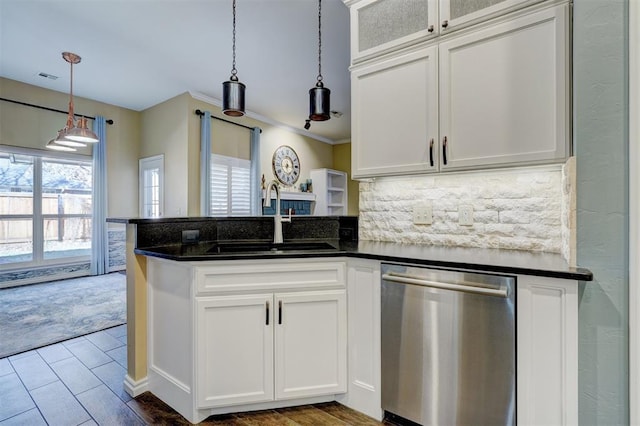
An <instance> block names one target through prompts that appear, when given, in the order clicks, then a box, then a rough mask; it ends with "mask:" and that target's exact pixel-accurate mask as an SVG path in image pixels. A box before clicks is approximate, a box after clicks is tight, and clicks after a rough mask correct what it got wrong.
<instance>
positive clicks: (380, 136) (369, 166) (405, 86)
mask: <svg viewBox="0 0 640 426" xmlns="http://www.w3.org/2000/svg"><path fill="white" fill-rule="evenodd" d="M437 70H438V68H437V47H435V46H431V47H426V48H422V49H420V50H417V51H414V52H411V53H407V54H403V55H400V56H397V57H394V58H392V59H389V60H384V61H380V62H378V63H375V64H372V65H368V66H363V67H361V68H358V69H354V70H353V71H352V73H351V90H352V92H351V93H352V99H353V102H352V144H351V150H352V174H353V177H354V178H363V177H374V176H384V175H394V174H409V173H424V172H429V171H435V170H436V169H437V165H438V158H437V152H438V150H437V149H436V147H435V145H437V138H438V82H437Z"/></svg>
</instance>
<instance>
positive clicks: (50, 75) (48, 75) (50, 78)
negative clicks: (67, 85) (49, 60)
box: [38, 72, 60, 80]
mask: <svg viewBox="0 0 640 426" xmlns="http://www.w3.org/2000/svg"><path fill="white" fill-rule="evenodd" d="M38 75H39V76H40V77H44V78H48V79H49V80H57V79H58V78H60V77H58V76H57V75H53V74H47V73H46V72H41V73H39V74H38Z"/></svg>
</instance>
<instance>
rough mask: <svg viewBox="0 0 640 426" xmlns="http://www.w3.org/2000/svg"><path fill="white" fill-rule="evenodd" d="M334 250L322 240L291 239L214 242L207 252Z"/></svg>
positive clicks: (333, 247) (334, 248)
mask: <svg viewBox="0 0 640 426" xmlns="http://www.w3.org/2000/svg"><path fill="white" fill-rule="evenodd" d="M316 250H336V247H335V246H333V245H331V244H329V243H327V242H324V241H292V242H284V243H270V242H237V243H216V244H214V245H213V247H211V248H210V249H209V250H208V251H207V253H210V254H215V253H220V254H222V253H260V252H271V253H278V252H291V251H316Z"/></svg>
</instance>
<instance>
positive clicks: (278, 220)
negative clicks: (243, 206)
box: [262, 180, 291, 244]
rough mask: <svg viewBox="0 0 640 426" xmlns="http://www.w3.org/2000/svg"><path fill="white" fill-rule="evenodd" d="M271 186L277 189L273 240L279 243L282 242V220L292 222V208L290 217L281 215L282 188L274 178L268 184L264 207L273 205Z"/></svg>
mask: <svg viewBox="0 0 640 426" xmlns="http://www.w3.org/2000/svg"><path fill="white" fill-rule="evenodd" d="M271 188H273V189H275V191H276V214H275V216H273V242H274V243H275V244H279V243H282V222H291V209H289V217H286V218H284V219H283V218H282V216H280V189H279V188H278V181H277V180H272V181H271V182H269V183H268V184H267V188H266V192H265V194H264V201H263V202H262V205H263V206H264V207H269V206H270V205H271Z"/></svg>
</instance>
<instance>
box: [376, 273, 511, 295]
mask: <svg viewBox="0 0 640 426" xmlns="http://www.w3.org/2000/svg"><path fill="white" fill-rule="evenodd" d="M382 279H383V280H385V281H391V282H396V283H401V284H411V285H420V286H423V287H432V288H437V289H442V290H453V291H461V292H465V293H473V294H480V295H483V296H497V297H505V298H506V297H509V290H508V288H507V287H504V286H501V287H500V288H488V287H475V286H470V285H465V284H454V283H445V282H438V281H429V280H426V279H424V278H422V277H420V276H417V275H410V274H397V273H394V272H389V273H386V274H383V275H382Z"/></svg>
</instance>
